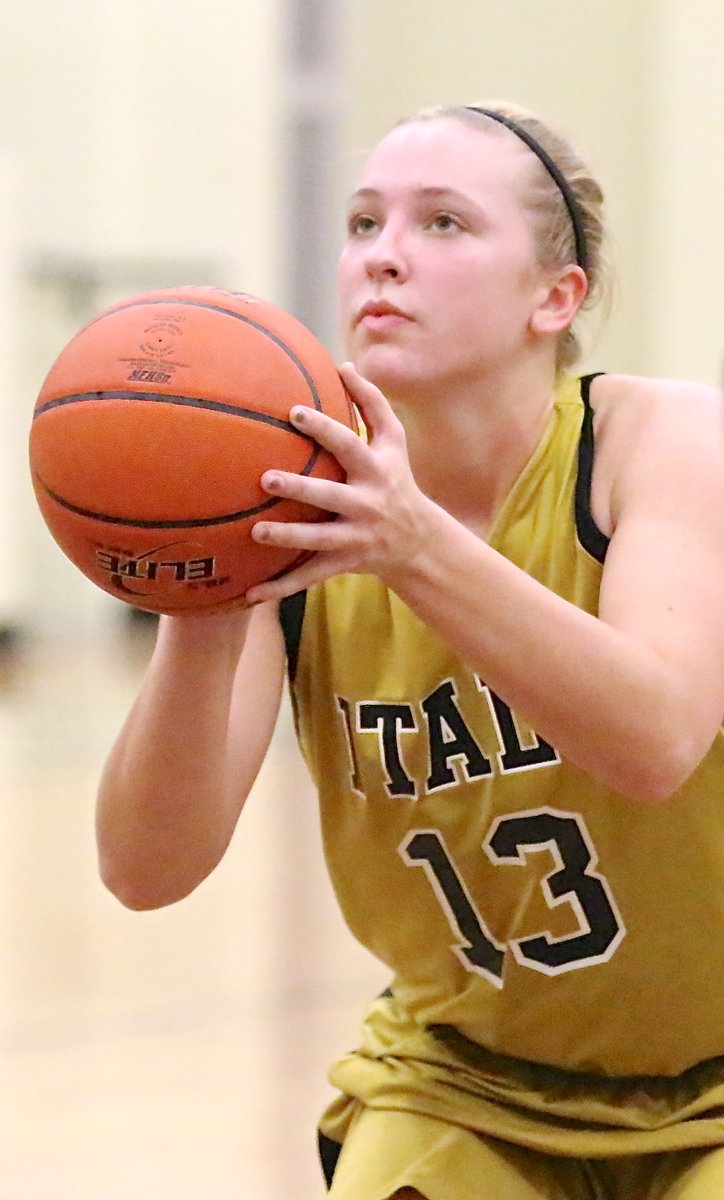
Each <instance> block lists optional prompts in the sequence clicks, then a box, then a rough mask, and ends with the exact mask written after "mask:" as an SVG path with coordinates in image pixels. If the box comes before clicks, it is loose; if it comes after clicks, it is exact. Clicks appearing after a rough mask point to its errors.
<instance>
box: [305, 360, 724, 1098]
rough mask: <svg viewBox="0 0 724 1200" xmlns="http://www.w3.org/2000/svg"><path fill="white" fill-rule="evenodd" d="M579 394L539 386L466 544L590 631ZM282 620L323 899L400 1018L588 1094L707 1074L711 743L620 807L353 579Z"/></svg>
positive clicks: (723, 764) (599, 540)
mask: <svg viewBox="0 0 724 1200" xmlns="http://www.w3.org/2000/svg"><path fill="white" fill-rule="evenodd" d="M588 383H589V381H588V380H584V381H579V380H575V379H566V380H564V381H563V382H562V383H561V385H560V386H559V388H558V390H557V394H556V401H555V407H554V411H553V413H552V416H551V419H550V422H549V425H548V427H547V429H546V431H545V434H544V436H543V438H542V440H541V442H540V444H539V446H538V448H537V449H536V451H535V452H534V454H533V456H532V457H531V459H530V461H529V462H528V464H527V466H526V468H525V469H524V470H523V472H522V473H521V475H520V476H519V478H518V480H517V481H516V483H515V485H514V486H513V488H512V490H511V493H510V494H509V496H508V497H507V500H506V502H505V503H504V505H503V507H502V510H501V511H500V513H499V516H498V518H497V520H496V523H495V527H494V529H493V530H492V532H491V534H490V537H489V541H490V544H491V545H492V546H493V547H494V548H495V549H496V550H497V551H499V552H500V553H501V554H503V555H505V557H506V558H508V559H510V560H511V561H512V562H513V563H515V564H517V566H519V567H520V568H521V569H522V570H524V571H526V572H527V573H528V574H530V575H531V576H533V577H534V578H536V579H537V580H539V581H540V582H541V583H543V584H545V585H546V586H547V587H549V588H551V589H552V590H553V591H555V592H557V593H558V594H559V595H561V596H562V597H564V598H565V599H567V600H569V601H571V602H572V603H573V604H575V605H577V606H579V607H580V608H582V609H585V610H586V611H588V612H590V613H593V614H595V613H596V612H597V605H598V593H599V586H600V579H601V572H602V561H603V559H604V557H605V550H606V539H605V537H604V536H603V535H602V534H601V532H600V531H599V530H598V529H597V527H596V526H595V524H594V522H593V519H592V517H591V514H590V507H589V485H590V474H591V467H592V461H593V438H592V419H591V411H590V406H589V404H588V399H587V391H588ZM284 609H285V611H284V616H283V624H284V625H285V632H286V634H287V639H288V647H289V649H290V654H291V657H290V673H291V677H292V696H293V702H294V707H295V714H296V720H297V727H298V735H299V740H300V744H301V747H302V750H303V753H304V755H305V758H306V760H307V762H308V764H309V767H310V770H311V772H312V775H313V778H314V780H315V782H316V784H317V787H318V789H319V795H320V803H321V818H322V826H323V835H324V845H325V853H326V856H327V860H328V865H329V870H330V872H331V877H332V881H333V884H334V887H335V890H336V893H337V896H338V899H339V903H340V905H341V908H342V911H343V913H344V916H345V919H346V921H347V923H348V925H349V927H350V929H351V930H352V932H353V933H354V934H355V936H356V937H357V938H359V940H360V941H361V942H362V943H363V944H364V945H365V946H366V947H368V948H369V950H370V951H372V953H373V954H375V955H376V956H378V957H379V958H380V959H381V960H382V961H383V962H385V963H386V964H387V965H388V966H389V968H390V971H391V974H392V976H393V985H392V986H393V991H394V1001H395V1004H396V1005H397V1006H398V1009H399V1010H402V1011H404V1014H405V1022H409V1023H410V1025H411V1027H414V1028H415V1029H418V1030H425V1031H427V1030H431V1029H432V1030H433V1031H437V1033H438V1034H439V1035H440V1036H442V1037H448V1039H450V1038H452V1039H453V1040H454V1039H455V1038H459V1039H460V1044H461V1045H462V1044H463V1042H464V1040H465V1039H467V1040H469V1041H470V1042H472V1043H476V1044H477V1045H478V1046H481V1047H484V1048H485V1049H486V1050H487V1051H492V1052H493V1053H494V1054H500V1055H506V1056H512V1057H514V1058H515V1059H519V1060H520V1059H524V1060H528V1061H529V1062H533V1063H542V1064H549V1065H551V1066H553V1067H557V1068H562V1069H564V1070H567V1071H576V1072H592V1073H595V1074H597V1075H599V1076H600V1075H603V1076H605V1075H613V1076H622V1075H624V1076H632V1075H649V1076H651V1075H664V1076H671V1075H678V1074H680V1073H681V1072H683V1071H684V1070H686V1069H687V1068H688V1067H690V1066H691V1065H692V1064H696V1063H700V1062H701V1061H702V1060H705V1059H711V1058H714V1057H716V1056H719V1055H722V1054H724V987H722V986H721V981H722V979H723V978H724V936H723V935H724V787H723V785H724V735H723V734H722V732H721V731H720V733H719V735H718V738H717V741H716V743H715V745H714V747H713V748H712V750H711V751H710V753H709V754H708V756H707V758H706V759H705V761H704V762H703V763H702V764H701V766H700V767H699V768H698V770H697V771H696V772H695V774H694V775H693V777H692V778H691V779H690V780H689V781H688V782H687V783H686V785H685V786H684V787H682V789H681V790H680V792H679V793H678V794H677V795H676V796H675V797H674V798H673V799H672V800H671V801H670V802H668V803H665V804H662V805H660V806H653V807H651V806H646V805H642V804H637V803H636V802H634V801H632V800H630V799H626V798H625V797H623V796H621V795H618V794H617V793H615V792H614V791H612V790H610V789H608V788H607V787H605V786H604V785H603V784H600V783H598V782H596V780H595V779H593V778H591V777H589V776H588V775H586V774H585V773H584V772H583V771H581V770H579V769H577V768H576V767H574V766H572V765H571V764H570V763H567V762H565V761H561V758H560V756H559V755H558V753H557V752H556V749H555V747H553V746H551V745H549V744H548V743H547V742H545V741H544V740H543V739H542V738H541V737H539V736H537V735H536V733H535V731H534V730H532V729H530V728H528V727H527V726H526V724H525V722H524V721H523V720H522V719H521V718H520V717H519V715H518V714H516V713H515V712H511V710H510V708H509V707H508V706H507V705H506V703H505V702H504V700H503V699H502V698H501V697H499V696H497V695H495V694H494V693H493V692H492V691H491V690H490V688H488V686H487V685H486V681H485V679H484V678H481V677H480V676H478V675H476V674H475V672H474V671H471V670H470V669H469V667H467V666H466V664H465V663H464V662H461V661H459V660H458V659H457V658H456V657H455V655H454V654H453V653H452V652H451V651H450V649H449V648H448V647H447V645H446V644H445V643H444V642H443V641H442V640H441V639H440V638H439V637H438V636H437V635H436V634H435V633H434V632H433V631H432V630H431V629H429V628H428V627H426V626H425V625H424V624H423V623H422V622H421V621H419V620H418V619H417V618H416V616H415V615H414V614H413V613H412V612H411V611H410V610H409V609H408V608H407V607H406V606H405V604H404V603H403V602H402V601H401V600H400V599H399V598H398V597H397V596H396V595H395V594H394V593H392V592H391V591H389V590H388V589H387V588H386V587H385V586H384V585H383V584H382V583H381V582H380V581H379V580H378V579H377V578H376V577H373V576H365V575H346V576H339V577H336V578H334V579H331V580H329V581H328V582H326V583H325V584H323V585H320V586H317V587H314V588H311V589H310V590H309V592H308V593H307V594H306V595H305V596H298V597H294V598H292V600H291V601H288V602H286V603H285V606H284ZM508 652H509V653H510V655H512V656H515V655H518V654H519V653H520V650H519V648H518V647H517V646H516V644H515V641H511V644H510V646H509V648H508ZM567 653H568V651H567V647H566V646H565V645H561V647H560V655H561V660H564V659H565V657H566V654H567ZM546 683H547V686H549V687H550V688H551V689H552V690H554V689H555V688H556V686H557V682H556V672H555V666H553V668H552V670H551V675H550V678H549V679H548V680H547V681H546Z"/></svg>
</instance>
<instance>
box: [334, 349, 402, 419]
mask: <svg viewBox="0 0 724 1200" xmlns="http://www.w3.org/2000/svg"><path fill="white" fill-rule="evenodd" d="M339 373H340V376H341V378H342V382H343V383H344V385H345V387H346V388H347V391H348V392H349V393H350V395H351V397H352V400H353V401H354V403H355V404H356V406H357V408H358V409H359V410H360V412H361V414H362V417H363V420H364V423H365V425H366V426H367V428H368V429H369V431H370V433H371V434H372V436H373V437H376V438H379V437H381V436H384V435H385V434H394V435H398V434H399V433H401V431H402V425H401V424H400V421H399V420H398V418H397V417H396V416H395V413H394V412H393V410H392V408H391V406H390V403H389V401H388V399H387V397H386V396H385V395H384V394H383V393H382V392H381V391H380V389H379V388H378V387H375V385H374V384H373V383H370V381H369V379H365V378H364V377H363V376H362V375H360V373H359V371H357V370H356V368H355V367H354V365H353V364H352V363H351V362H346V363H343V364H342V366H341V367H340V369H339Z"/></svg>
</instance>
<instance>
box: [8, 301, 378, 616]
mask: <svg viewBox="0 0 724 1200" xmlns="http://www.w3.org/2000/svg"><path fill="white" fill-rule="evenodd" d="M295 404H302V405H307V406H310V407H314V408H316V409H318V410H319V411H321V412H324V413H326V414H327V415H328V416H330V417H333V418H334V419H335V420H337V421H341V422H343V423H344V424H345V425H347V426H349V427H350V428H352V429H356V428H357V426H356V421H355V415H354V410H353V408H352V405H351V403H350V400H349V397H348V395H347V392H346V390H345V388H344V385H343V383H342V381H341V379H340V377H339V374H338V372H337V368H336V366H335V364H334V361H333V359H332V358H331V356H330V355H329V354H328V353H327V351H326V350H325V349H324V347H323V346H322V345H321V344H320V342H318V341H317V339H316V338H315V337H314V336H313V335H312V334H311V333H310V332H309V331H308V330H307V329H306V328H305V326H304V325H302V324H301V323H300V322H299V321H297V320H296V319H295V318H294V317H292V316H291V315H290V314H289V313H287V312H285V311H284V310H283V309H281V308H278V307H276V306H275V305H273V304H271V303H269V302H268V301H265V300H262V299H259V298H258V297H256V296H250V295H245V294H243V293H238V292H229V291H224V290H222V289H217V288H212V287H182V288H174V289H166V290H163V291H154V292H147V293H145V294H143V295H139V296H135V297H132V298H131V299H128V300H125V301H123V302H120V303H117V304H114V305H113V306H111V307H110V308H108V309H106V310H105V311H104V312H102V313H100V315H99V316H97V317H95V318H94V319H93V320H91V321H90V322H89V323H88V324H87V325H85V326H84V328H83V329H81V330H80V332H79V333H77V334H76V335H75V337H73V338H72V339H71V341H70V342H69V343H68V344H67V346H66V347H65V348H64V349H63V350H62V351H61V353H60V355H59V356H58V358H57V359H56V360H55V362H54V363H53V365H52V367H51V369H50V371H49V373H48V375H47V377H46V379H45V382H44V383H43V386H42V388H41V390H40V394H39V396H38V399H37V402H36V404H35V410H34V414H33V420H32V426H31V431H30V467H31V473H32V481H33V487H34V490H35V496H36V498H37V502H38V505H39V507H40V512H41V514H42V517H43V519H44V521H45V524H46V525H47V527H48V529H49V530H50V533H51V534H52V536H53V538H54V539H55V541H56V542H57V544H58V545H59V546H60V548H61V550H62V551H63V552H64V553H65V554H66V555H67V557H68V558H69V559H70V560H71V562H73V563H74V564H75V566H76V567H78V568H79V569H80V570H81V571H82V572H83V574H84V575H86V576H87V577H88V578H89V579H90V580H92V582H93V583H95V584H97V585H98V587H100V588H102V589H103V590H104V591H106V592H109V593H110V594H111V595H113V596H116V597H117V598H118V599H119V600H123V601H125V602H127V603H129V604H132V605H133V606H134V607H136V608H140V609H146V610H148V611H150V612H156V613H169V614H173V613H182V612H188V611H192V610H193V611H210V612H218V611H223V610H225V609H232V608H234V607H238V606H239V605H240V604H243V597H244V594H245V592H246V591H247V589H248V588H250V587H252V586H253V585H254V584H257V583H261V582H263V581H266V580H268V579H271V578H275V577H278V576H279V575H282V574H284V573H286V572H288V571H290V570H291V569H292V568H293V567H294V566H295V565H297V564H298V563H299V562H301V561H303V560H304V558H306V557H308V555H307V552H304V553H303V554H302V555H300V554H299V551H298V550H289V549H283V548H279V547H270V546H264V545H261V544H257V543H256V542H254V541H253V540H252V539H251V536H250V531H251V528H252V526H253V524H254V522H255V520H257V519H259V518H260V517H262V516H264V517H269V518H271V519H273V520H279V521H295V522H297V521H317V520H321V519H324V518H325V517H326V516H327V514H326V513H324V512H321V511H320V510H319V509H316V508H313V507H311V506H309V505H302V504H299V503H297V502H292V501H289V500H285V499H282V498H279V499H275V498H272V497H269V496H268V495H267V493H265V492H264V491H262V488H261V486H260V483H259V479H260V476H261V475H262V474H263V472H264V471H265V470H267V469H269V468H272V467H276V468H279V469H280V470H284V471H294V472H299V473H301V474H303V475H309V476H312V477H324V478H327V479H333V480H342V479H343V478H344V474H343V472H342V469H341V468H340V466H339V464H338V463H337V461H336V459H334V458H333V457H332V455H330V454H329V453H327V452H326V451H325V450H323V449H322V448H321V447H320V446H319V445H318V444H317V443H316V442H314V441H312V440H310V439H309V438H307V437H305V436H304V435H303V434H302V433H300V432H298V431H297V430H296V429H295V428H294V426H293V425H291V424H290V423H289V420H288V417H289V411H290V409H291V408H292V407H293V406H294V405H295Z"/></svg>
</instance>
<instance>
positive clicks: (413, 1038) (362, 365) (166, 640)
mask: <svg viewBox="0 0 724 1200" xmlns="http://www.w3.org/2000/svg"><path fill="white" fill-rule="evenodd" d="M600 202H601V196H600V192H599V190H598V188H597V186H596V184H595V183H594V181H593V180H592V179H591V178H590V176H589V175H588V173H587V172H586V170H585V168H584V167H583V165H582V164H581V163H580V162H579V161H578V159H577V158H576V156H575V155H574V154H573V152H572V151H571V149H570V148H569V147H568V146H567V145H566V144H565V143H564V142H562V141H561V140H560V139H558V138H557V137H555V136H554V135H553V134H552V133H551V132H550V131H549V130H547V129H546V127H545V126H543V125H542V124H541V123H540V122H538V121H537V120H535V119H533V118H531V117H529V116H527V115H525V114H516V113H512V112H511V111H510V110H508V109H504V108H501V107H498V106H495V107H494V108H493V109H489V110H487V112H485V111H480V110H478V109H466V108H454V109H448V110H433V111H425V112H423V113H421V114H418V115H417V116H416V117H414V118H412V119H411V120H408V121H406V122H404V123H403V124H401V125H399V126H397V127H396V128H395V129H394V130H393V131H392V132H391V133H390V134H389V135H388V136H387V137H385V138H384V139H383V140H382V142H381V143H380V144H379V145H378V146H377V148H376V149H375V150H374V151H373V153H372V154H371V156H370V158H369V160H368V162H367V164H366V166H365V167H364V169H363V172H362V176H361V179H360V183H359V189H358V190H357V191H356V192H355V194H354V196H353V197H352V199H351V201H350V208H349V217H348V225H349V233H348V239H347V243H346V247H345V249H344V252H343V254H342V259H341V263H340V270H339V281H340V298H341V313H342V322H343V329H344V333H345V337H346V341H347V346H348V353H349V355H350V358H351V359H352V361H353V362H354V364H355V366H356V368H357V370H356V371H355V370H354V369H353V368H352V367H351V366H346V367H345V368H344V377H345V380H346V382H347V384H348V386H349V388H350V390H351V392H352V394H353V396H354V399H355V401H356V402H357V404H358V406H359V409H360V411H361V413H362V415H363V418H364V422H365V425H366V427H367V438H366V439H365V440H362V439H358V438H357V437H356V436H355V435H354V434H352V433H351V432H350V431H349V430H346V429H344V428H342V427H341V426H339V425H336V424H335V423H334V422H333V421H331V420H330V419H328V418H326V417H324V416H323V415H321V414H320V413H318V412H316V411H313V410H311V409H303V410H300V411H295V412H293V413H292V414H291V419H292V420H293V421H294V422H295V424H297V425H298V427H299V428H301V429H303V430H304V431H305V432H306V433H307V434H308V435H309V437H311V438H314V439H316V440H317V441H318V442H319V443H320V444H321V445H323V446H325V447H327V448H328V449H329V450H331V451H332V452H333V453H334V454H336V455H337V457H338V458H339V461H340V462H341V463H342V465H343V467H344V468H345V470H346V472H347V481H346V483H343V484H335V483H329V482H325V481H322V480H311V479H307V478H302V477H299V476H293V475H288V474H285V473H283V472H280V471H277V470H270V471H268V472H267V473H266V474H265V476H264V477H263V483H264V487H265V488H266V489H267V490H268V492H269V493H270V494H275V495H285V496H294V497H297V498H299V499H300V500H304V501H306V502H308V503H311V504H314V505H317V506H319V507H321V508H323V509H327V510H329V511H330V512H331V513H332V514H333V518H332V519H330V520H328V521H323V522H322V523H320V524H314V525H304V526H294V525H291V526H290V525H281V524H278V523H277V524H275V523H273V522H269V521H260V522H259V523H258V524H257V526H256V528H255V536H256V537H257V538H259V539H260V540H262V541H267V542H269V543H274V544H280V545H287V546H294V547H299V548H300V550H301V549H307V550H311V551H316V554H315V555H314V557H312V558H311V559H309V560H308V561H307V562H306V563H305V564H304V565H303V566H301V567H299V568H298V569H297V570H296V571H295V572H294V573H293V574H291V575H289V576H288V577H287V578H285V579H282V580H278V581H276V582H273V583H269V584H265V585H263V586H261V587H258V588H256V589H254V590H253V592H252V593H250V595H249V600H250V602H251V605H252V607H250V609H249V610H248V611H244V612H242V613H235V614H231V615H226V616H219V617H191V616H189V617H174V618H163V619H162V620H161V625H160V632H159V639H158V646H157V649H156V652H155V654H154V657H153V660H152V662H151V666H150V669H149V673H148V676H147V679H146V681H145V683H144V685H143V688H142V691H141V694H140V696H139V698H138V700H137V702H136V705H135V707H134V709H133V711H132V713H131V715H130V717H129V719H128V722H127V724H126V726H125V728H124V730H123V732H122V733H121V735H120V738H119V740H118V743H117V745H116V747H115V749H114V750H113V753H112V755H111V758H110V761H109V764H108V767H107V769H106V772H105V775H104V779H103V783H102V787H101V793H100V803H99V837H100V851H101V860H102V869H103V873H104V877H105V878H106V880H107V882H108V884H109V886H110V887H111V888H112V889H113V890H114V891H115V892H116V893H117V894H118V895H119V896H120V897H121V899H123V900H124V901H125V903H127V904H129V905H131V906H133V907H139V908H142V907H153V906H157V905H162V904H167V903H169V902H171V901H174V900H177V899H179V898H180V897H182V896H184V895H185V894H186V893H188V892H189V891H190V890H191V889H192V888H193V887H195V886H196V884H198V883H199V882H200V880H202V879H203V878H204V876H205V875H207V874H208V872H209V871H210V870H212V868H213V867H214V865H215V864H216V863H217V862H218V861H219V859H220V857H221V856H222V854H223V853H224V849H225V847H226V845H227V843H228V841H229V838H230V837H231V834H232V831H233V829H234V827H235V824H236V821H237V818H238V816H239V812H240V809H241V807H242V804H243V801H244V798H245V796H246V794H247V792H248V790H249V788H250V786H251V784H252V781H253V779H254V777H255V775H256V772H257V769H258V767H259V764H260V763H261V761H262V759H263V757H264V754H265V751H266V748H267V745H268V741H269V737H270V734H271V731H272V728H273V725H274V721H275V719H276V713H277V709H278V704H279V695H280V690H281V687H282V678H283V674H284V663H285V655H284V650H285V648H286V652H287V658H286V661H287V663H288V669H289V674H290V678H291V681H292V691H293V698H294V705H295V714H296V719H297V726H298V733H299V737H300V741H301V745H302V748H303V750H304V753H305V755H306V757H307V760H308V762H309V765H310V768H311V771H312V773H313V775H314V778H315V780H316V782H317V784H318V786H319V792H320V802H321V809H322V820H323V825H324V835H325V846H326V852H327V855H328V860H329V866H330V870H331V874H332V878H333V881H334V884H335V887H336V889H337V892H338V895H339V899H340V903H341V905H342V909H343V911H344V914H345V917H346V919H347V921H348V922H349V925H350V927H351V928H352V930H353V932H354V933H355V934H356V935H357V936H358V937H359V938H360V939H361V940H362V941H363V942H364V943H365V944H366V945H367V946H368V947H370V948H371V949H372V950H373V952H374V953H375V954H377V955H378V956H379V957H380V958H381V959H382V960H384V961H385V962H386V963H387V964H388V965H389V967H390V969H391V973H392V976H393V982H392V986H391V988H390V990H389V992H388V993H386V994H385V995H383V996H382V997H380V998H378V999H377V1000H376V1001H375V1002H374V1003H373V1004H372V1005H371V1007H370V1009H369V1012H368V1015H367V1019H366V1022H365V1025H364V1029H363V1032H362V1038H361V1042H360V1046H359V1049H358V1050H357V1051H355V1052H354V1053H352V1054H349V1055H348V1056H347V1057H345V1058H344V1059H343V1060H342V1061H341V1062H340V1063H338V1064H337V1065H336V1066H335V1067H334V1070H333V1072H332V1079H333V1082H334V1083H335V1084H336V1085H338V1087H339V1089H340V1098H339V1100H338V1101H337V1102H336V1103H335V1104H333V1106H332V1108H331V1109H330V1110H329V1111H328V1112H327V1113H326V1114H325V1117H324V1120H323V1123H322V1131H323V1138H322V1148H323V1159H324V1163H325V1168H326V1172H327V1176H328V1182H329V1183H330V1186H331V1195H333V1196H334V1197H335V1200H387V1198H389V1197H393V1196H394V1197H396V1198H397V1200H400V1198H401V1197H405V1198H407V1200H410V1198H413V1197H414V1198H419V1197H423V1198H425V1200H534V1198H536V1200H537V1198H540V1197H547V1198H549V1200H584V1198H585V1200H591V1198H600V1200H602V1198H604V1197H605V1198H606V1200H714V1197H716V1196H720V1195H724V987H722V979H723V978H724V734H723V733H722V729H721V721H722V713H724V602H723V601H724V428H723V424H722V405H721V400H720V397H719V395H718V394H717V393H715V392H714V391H712V390H710V389H709V388H706V387H703V386H699V385H696V384H688V383H675V382H667V381H662V380H652V379H638V378H624V377H620V376H605V375H602V376H599V377H595V378H589V379H583V380H581V379H577V378H575V376H574V375H572V374H571V373H570V368H571V365H572V362H573V361H574V359H575V349H576V347H575V340H574V338H573V336H572V333H571V326H572V323H573V321H574V318H575V317H576V314H577V313H578V311H579V309H580V308H581V306H582V305H583V304H584V303H587V302H588V301H590V300H592V299H595V297H596V294H597V292H598V290H599V287H600V275H601V243H602V227H601V213H600V207H601V203H600ZM279 601H281V605H279V603H278V602H279ZM278 611H279V612H280V613H281V622H280V620H279V619H278ZM282 633H283V634H284V638H283V636H282ZM285 642H286V647H285ZM190 697H193V698H194V702H193V704H192V703H190V701H189V698H190Z"/></svg>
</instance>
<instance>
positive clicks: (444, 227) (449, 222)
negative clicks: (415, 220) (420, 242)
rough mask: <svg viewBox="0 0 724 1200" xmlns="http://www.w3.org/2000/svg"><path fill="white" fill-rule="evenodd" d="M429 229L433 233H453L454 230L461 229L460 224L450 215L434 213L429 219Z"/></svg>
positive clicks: (456, 218) (457, 219) (447, 213)
mask: <svg viewBox="0 0 724 1200" xmlns="http://www.w3.org/2000/svg"><path fill="white" fill-rule="evenodd" d="M429 228H430V229H432V231H433V233H453V232H455V231H456V230H459V229H462V223H461V221H460V220H459V218H458V217H456V216H453V214H452V213H449V212H441V213H436V215H435V216H434V217H433V218H432V219H431V221H430V222H429Z"/></svg>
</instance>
